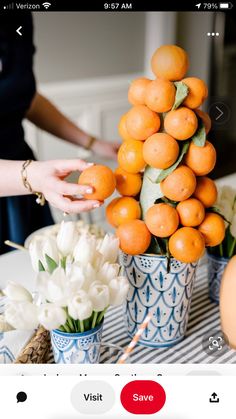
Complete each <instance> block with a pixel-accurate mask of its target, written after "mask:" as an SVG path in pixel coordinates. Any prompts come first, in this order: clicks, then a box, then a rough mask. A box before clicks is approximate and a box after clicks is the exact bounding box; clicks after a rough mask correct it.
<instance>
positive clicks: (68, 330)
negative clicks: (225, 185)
mask: <svg viewBox="0 0 236 419" xmlns="http://www.w3.org/2000/svg"><path fill="white" fill-rule="evenodd" d="M63 327H64V329H65V331H66V333H71V330H70V328H69V326H68V325H67V324H66V323H65V324H63Z"/></svg>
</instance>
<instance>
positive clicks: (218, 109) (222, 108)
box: [209, 102, 231, 125]
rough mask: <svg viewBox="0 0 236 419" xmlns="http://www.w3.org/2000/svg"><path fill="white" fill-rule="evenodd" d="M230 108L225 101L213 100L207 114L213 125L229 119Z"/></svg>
mask: <svg viewBox="0 0 236 419" xmlns="http://www.w3.org/2000/svg"><path fill="white" fill-rule="evenodd" d="M230 113H231V112H230V108H229V107H228V105H226V103H223V102H215V103H212V104H211V106H210V108H209V115H210V118H211V119H212V122H213V123H215V125H222V124H225V123H226V122H228V120H229V119H230Z"/></svg>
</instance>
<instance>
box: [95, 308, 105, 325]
mask: <svg viewBox="0 0 236 419" xmlns="http://www.w3.org/2000/svg"><path fill="white" fill-rule="evenodd" d="M107 309H108V307H106V308H104V310H103V311H101V313H100V314H99V316H98V320H97V325H99V324H100V323H101V321H102V319H103V317H104V316H105V313H106V311H107Z"/></svg>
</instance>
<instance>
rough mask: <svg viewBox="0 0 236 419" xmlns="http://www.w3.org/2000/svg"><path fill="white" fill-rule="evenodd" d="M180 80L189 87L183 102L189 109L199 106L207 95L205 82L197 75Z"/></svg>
mask: <svg viewBox="0 0 236 419" xmlns="http://www.w3.org/2000/svg"><path fill="white" fill-rule="evenodd" d="M182 82H183V83H185V84H186V85H187V86H188V88H189V92H188V96H187V97H186V99H185V100H184V102H183V104H184V105H185V106H187V107H188V108H190V109H196V108H198V107H199V106H201V105H202V103H203V102H204V100H205V99H206V98H207V96H208V88H207V85H206V83H205V82H204V81H203V80H201V79H198V78H197V77H187V78H185V79H183V80H182Z"/></svg>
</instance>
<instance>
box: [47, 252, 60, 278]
mask: <svg viewBox="0 0 236 419" xmlns="http://www.w3.org/2000/svg"><path fill="white" fill-rule="evenodd" d="M45 259H46V262H47V266H48V271H49V272H50V274H51V273H52V272H53V271H54V270H55V269H56V268H57V266H58V265H57V263H56V262H55V260H53V259H52V258H50V256H48V255H47V254H45Z"/></svg>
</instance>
